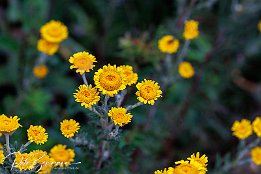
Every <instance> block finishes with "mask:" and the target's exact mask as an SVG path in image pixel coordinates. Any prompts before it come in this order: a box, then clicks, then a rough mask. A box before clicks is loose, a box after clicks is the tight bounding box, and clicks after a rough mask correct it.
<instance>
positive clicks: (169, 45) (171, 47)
mask: <svg viewBox="0 0 261 174" xmlns="http://www.w3.org/2000/svg"><path fill="white" fill-rule="evenodd" d="M158 47H159V50H160V51H161V52H163V53H168V54H172V53H176V52H177V50H178V48H179V40H178V39H176V38H174V37H173V36H171V35H166V36H163V37H162V38H160V40H159V41H158Z"/></svg>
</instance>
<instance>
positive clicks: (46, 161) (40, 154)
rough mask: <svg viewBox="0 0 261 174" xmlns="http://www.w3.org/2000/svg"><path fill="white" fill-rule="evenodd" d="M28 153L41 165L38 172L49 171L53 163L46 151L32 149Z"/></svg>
mask: <svg viewBox="0 0 261 174" xmlns="http://www.w3.org/2000/svg"><path fill="white" fill-rule="evenodd" d="M30 155H32V156H33V157H34V158H35V159H36V161H37V163H38V164H40V165H41V167H40V169H39V171H38V173H39V174H41V173H42V174H47V173H50V172H51V170H52V166H53V165H52V161H51V160H50V157H49V156H48V154H47V152H46V151H42V150H34V151H32V152H30Z"/></svg>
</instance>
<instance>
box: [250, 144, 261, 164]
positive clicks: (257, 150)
mask: <svg viewBox="0 0 261 174" xmlns="http://www.w3.org/2000/svg"><path fill="white" fill-rule="evenodd" d="M251 159H252V161H253V162H254V163H255V164H256V165H261V146H258V147H254V148H253V149H252V150H251Z"/></svg>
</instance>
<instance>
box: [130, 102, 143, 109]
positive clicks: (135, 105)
mask: <svg viewBox="0 0 261 174" xmlns="http://www.w3.org/2000/svg"><path fill="white" fill-rule="evenodd" d="M141 105H143V103H142V102H138V103H136V104H134V105H130V106H128V107H127V108H126V109H127V110H128V111H130V110H132V109H134V108H136V107H138V106H141Z"/></svg>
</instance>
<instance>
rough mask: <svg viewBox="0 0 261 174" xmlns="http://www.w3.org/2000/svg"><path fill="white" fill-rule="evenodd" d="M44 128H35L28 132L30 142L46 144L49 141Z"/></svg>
mask: <svg viewBox="0 0 261 174" xmlns="http://www.w3.org/2000/svg"><path fill="white" fill-rule="evenodd" d="M45 131H46V130H45V128H43V127H42V126H33V125H31V126H30V128H29V129H28V130H27V136H28V141H30V142H35V143H36V144H44V143H45V142H46V141H47V138H48V134H47V133H46V132H45Z"/></svg>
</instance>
